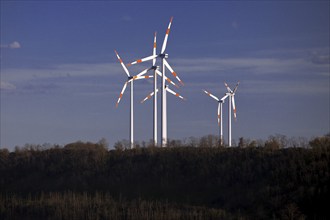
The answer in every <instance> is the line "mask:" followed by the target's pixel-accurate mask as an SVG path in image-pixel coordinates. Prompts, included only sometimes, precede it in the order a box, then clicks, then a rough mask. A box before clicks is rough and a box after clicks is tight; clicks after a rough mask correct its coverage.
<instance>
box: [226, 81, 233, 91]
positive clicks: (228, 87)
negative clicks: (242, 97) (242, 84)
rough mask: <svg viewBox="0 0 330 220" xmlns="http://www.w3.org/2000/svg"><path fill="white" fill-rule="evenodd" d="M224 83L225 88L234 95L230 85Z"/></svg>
mask: <svg viewBox="0 0 330 220" xmlns="http://www.w3.org/2000/svg"><path fill="white" fill-rule="evenodd" d="M224 83H225V86H226V88H227V90H228V92H230V93H233V91H232V90H231V89H230V88H229V86H228V84H227V83H226V82H224Z"/></svg>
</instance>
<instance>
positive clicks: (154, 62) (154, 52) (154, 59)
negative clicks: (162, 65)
mask: <svg viewBox="0 0 330 220" xmlns="http://www.w3.org/2000/svg"><path fill="white" fill-rule="evenodd" d="M156 38H157V32H155V36H154V47H153V50H152V55H153V56H154V57H155V58H153V59H152V65H153V66H155V65H156V47H157V44H156Z"/></svg>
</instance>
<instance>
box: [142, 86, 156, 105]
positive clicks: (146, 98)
mask: <svg viewBox="0 0 330 220" xmlns="http://www.w3.org/2000/svg"><path fill="white" fill-rule="evenodd" d="M157 92H158V89H156V93H157ZM154 94H155V93H154V92H152V93H150V94H149V95H148V96H147V97H145V98H144V99H143V100H142V101H141V103H143V102H145V101H147V100H148V99H151V97H152V96H153V95H154Z"/></svg>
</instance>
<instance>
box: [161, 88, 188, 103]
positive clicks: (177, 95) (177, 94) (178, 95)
mask: <svg viewBox="0 0 330 220" xmlns="http://www.w3.org/2000/svg"><path fill="white" fill-rule="evenodd" d="M166 91H168V92H169V93H171V94H173V95H175V96H176V97H179V98H180V99H183V100H186V99H185V98H184V97H182V96H181V95H180V94H179V93H176V92H174V91H173V90H171V89H170V88H168V87H166Z"/></svg>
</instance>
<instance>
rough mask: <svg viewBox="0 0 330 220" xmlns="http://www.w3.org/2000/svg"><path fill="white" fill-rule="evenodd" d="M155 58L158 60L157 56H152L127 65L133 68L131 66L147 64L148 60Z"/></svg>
mask: <svg viewBox="0 0 330 220" xmlns="http://www.w3.org/2000/svg"><path fill="white" fill-rule="evenodd" d="M154 58H157V55H151V56H148V57H145V58H142V59H139V60H136V61H134V62H132V63H129V64H127V66H131V65H134V64H137V63H142V62H145V61H148V60H152V59H154Z"/></svg>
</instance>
